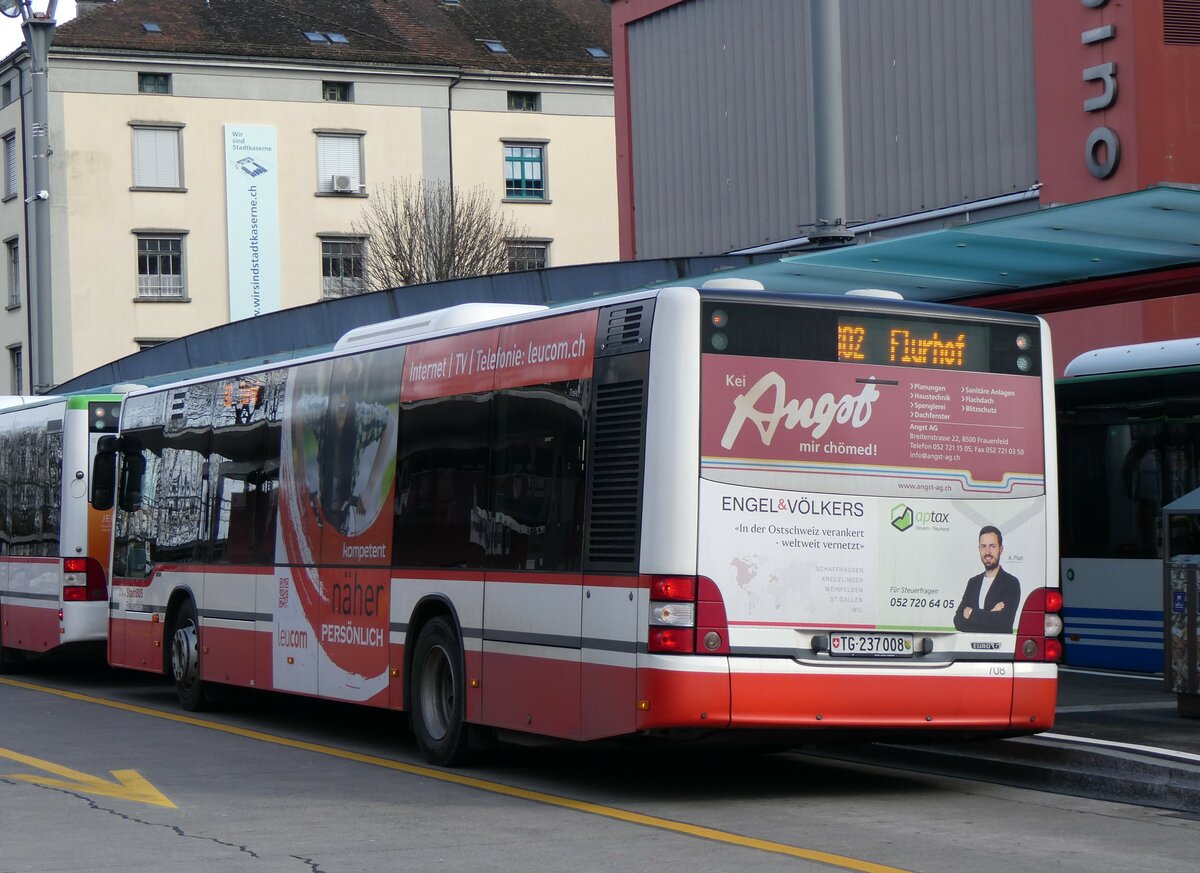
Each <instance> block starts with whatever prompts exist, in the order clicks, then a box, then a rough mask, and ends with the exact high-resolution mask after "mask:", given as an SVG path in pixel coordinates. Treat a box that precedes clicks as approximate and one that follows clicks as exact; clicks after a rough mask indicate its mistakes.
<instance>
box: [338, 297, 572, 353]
mask: <svg viewBox="0 0 1200 873" xmlns="http://www.w3.org/2000/svg"><path fill="white" fill-rule="evenodd" d="M547 308H548V307H546V306H539V305H534V304H526V303H460V304H459V305H458V306H448V307H446V308H445V309H434V310H432V311H431V312H421V313H419V314H417V315H407V316H405V317H404V318H394V319H392V320H391V321H381V322H378V323H377V324H365V325H363V326H362V327H356V328H354V329H352V330H348V331H346V332H345V333H344V334H342V338H341V339H339V340H338V341H337V345H335V346H334V349H335V350H339V351H340V350H343V349H353V348H358V347H359V346H369V345H374V344H375V343H381V342H386V341H387V340H394V339H402V338H404V337H408V336H413V335H414V334H419V333H431V332H433V331H436V330H448V329H449V328H452V327H461V326H463V325H467V324H478V323H481V322H484V321H495V320H496V319H498V318H504V317H505V316H508V315H520V314H521V313H525V312H540V311H542V310H544V309H547Z"/></svg>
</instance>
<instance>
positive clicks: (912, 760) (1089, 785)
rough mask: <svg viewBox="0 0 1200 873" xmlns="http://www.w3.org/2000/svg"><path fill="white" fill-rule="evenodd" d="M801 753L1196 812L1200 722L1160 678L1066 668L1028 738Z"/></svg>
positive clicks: (1198, 804) (1199, 809)
mask: <svg viewBox="0 0 1200 873" xmlns="http://www.w3.org/2000/svg"><path fill="white" fill-rule="evenodd" d="M805 753H811V754H814V755H817V756H821V757H830V758H837V759H839V760H847V761H857V762H859V763H866V764H876V765H880V766H886V767H896V768H900V769H909V770H918V771H921V772H927V773H928V772H932V773H940V774H943V775H947V776H958V777H962V778H967V779H978V780H982V781H985V782H996V783H1001V784H1005V785H1016V786H1020V787H1024V788H1034V789H1038V790H1043V791H1051V792H1056V793H1059V794H1071V795H1076V796H1080V797H1092V798H1097V799H1100V800H1112V801H1116V802H1120V803H1136V804H1140V805H1142V806H1153V807H1160V808H1162V809H1170V810H1176V811H1179V812H1187V813H1195V814H1200V719H1197V718H1185V717H1183V716H1181V715H1179V712H1178V707H1177V702H1176V697H1175V695H1174V694H1171V693H1168V692H1167V691H1166V690H1165V688H1164V684H1163V680H1162V677H1161V676H1145V675H1140V674H1124V673H1103V672H1099V671H1083V670H1075V669H1071V668H1064V669H1063V670H1062V671H1061V672H1060V674H1059V693H1058V708H1057V718H1056V720H1055V726H1054V729H1053V730H1051V731H1047V732H1046V733H1043V734H1039V735H1037V736H1033V737H1019V738H1014V739H1007V740H986V741H981V742H962V743H941V744H936V745H920V746H909V745H892V744H884V743H873V744H869V745H863V746H852V747H830V748H814V749H811V750H807V749H806V750H805Z"/></svg>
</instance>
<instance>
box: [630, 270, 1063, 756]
mask: <svg viewBox="0 0 1200 873" xmlns="http://www.w3.org/2000/svg"><path fill="white" fill-rule="evenodd" d="M655 315H656V318H655V337H654V340H655V349H654V356H655V357H653V358H652V361H653V362H654V363H652V368H651V369H652V377H651V407H652V408H653V406H654V398H655V396H658V397H660V398H661V397H662V396H663V394H664V393H665V392H666V390H667V388H666V385H665V384H664V381H665V379H666V378H667V376H668V375H669V376H670V378H671V379H674V380H683V379H689V380H690V379H692V378H695V379H697V380H698V385H699V390H698V400H699V403H698V407H699V412H698V421H695V422H694V425H693V426H695V427H697V428H698V437H699V440H698V446H699V448H698V451H699V457H698V458H694V457H691V456H690V455H691V453H690V452H689V451H686V450H685V448H684V447H686V445H687V440H686V439H685V438H684V436H683V434H682V432H680V431H679V430H677V431H676V432H675V434H674V435H673V437H672V438H671V440H670V442H673V443H674V444H675V445H674V447H671V446H667V445H664V444H663V443H662V441H661V439H660V438H661V437H662V436H664V435H666V434H667V433H669V432H670V431H671V429H672V428H682V427H685V426H687V425H686V423H685V424H680V423H679V422H677V421H676V422H673V423H668V422H667V421H665V420H664V419H663V418H662V417H660V418H658V419H657V420H656V419H655V418H654V416H653V414H652V417H651V420H650V422H649V425H650V427H649V432H648V439H649V441H648V445H647V451H648V455H647V498H646V503H647V506H646V517H647V527H646V528H645V531H646V539H645V540H644V545H643V552H642V556H643V572H644V573H646V575H647V577H648V583H647V584H648V587H649V588H650V593H649V603H648V609H649V611H648V621H647V625H648V627H647V647H646V648H647V651H646V655H645V657H644V658H643V659H642V660H641V661H640V662H639V666H640V668H641V669H639V692H640V693H639V697H640V699H641V701H642V704H641V705H642V707H643V710H644V711H643V713H642V719H641V722H640V726H641V727H642V728H643V729H652V728H654V727H656V726H667V725H668V724H669V725H670V726H672V727H683V726H692V727H704V726H707V727H724V726H728V727H730V728H733V729H764V728H771V729H780V728H813V729H820V730H825V731H837V732H838V733H841V732H844V731H848V732H870V733H872V734H874V735H879V734H883V735H888V734H893V735H898V734H901V733H903V734H908V733H910V732H912V731H926V730H930V729H933V730H942V731H954V732H965V733H972V734H979V733H983V734H1013V733H1027V732H1034V731H1039V730H1044V729H1046V728H1048V727H1050V726H1051V725H1052V723H1053V716H1054V705H1055V694H1056V677H1057V666H1056V663H1055V661H1056V660H1057V659H1058V658H1059V657H1060V656H1061V643H1060V641H1059V639H1058V634H1059V633H1060V631H1061V622H1060V620H1059V617H1058V615H1057V612H1058V610H1059V609H1060V607H1061V597H1060V596H1059V591H1058V581H1057V576H1056V568H1057V567H1058V560H1057V525H1058V518H1057V507H1056V500H1055V493H1054V488H1055V483H1056V481H1057V477H1056V475H1055V455H1054V450H1055V443H1054V430H1053V428H1054V414H1053V383H1052V380H1051V379H1050V378H1049V376H1050V375H1051V372H1052V371H1051V364H1050V340H1049V334H1048V332H1047V329H1046V327H1045V325H1044V324H1043V323H1042V322H1041V321H1040V320H1039V319H1037V318H1035V317H1032V316H1022V315H1010V314H1000V313H990V312H985V311H981V310H966V309H958V308H951V307H944V306H932V305H921V304H905V303H903V302H902V301H898V300H892V299H878V298H876V297H872V296H840V297H826V296H822V297H811V298H797V297H795V296H792V297H789V298H786V299H785V298H783V297H772V296H771V295H769V294H767V293H759V294H758V295H756V296H754V297H747V296H739V295H735V294H733V293H731V292H724V296H720V293H719V292H703V291H701V292H699V294H696V293H695V292H692V294H688V293H687V292H683V291H682V290H680V293H676V289H671V290H670V291H667V292H664V293H663V294H661V295H660V298H659V300H658V301H657V311H656V314H655ZM672 322H674V323H676V324H681V325H682V324H690V325H694V330H695V334H696V335H695V336H684V335H683V334H685V333H687V332H688V331H690V330H692V329H693V328H692V327H689V328H688V329H687V330H685V331H681V332H677V334H678V335H677V336H676V337H675V338H674V339H669V338H668V336H667V335H666V334H668V333H669V332H670V331H669V330H668V328H667V325H669V324H670V323H672ZM668 344H675V345H678V346H680V347H681V348H688V347H690V348H692V349H695V348H696V344H698V346H699V348H698V360H695V358H694V357H693V358H692V361H691V362H689V361H688V356H687V355H686V354H685V355H679V356H678V358H677V363H676V364H675V365H674V367H673V369H674V370H675V372H674V373H670V374H668V372H667V370H668V369H671V368H668V367H667V365H666V361H667V360H668V359H669V357H670V356H669V355H667V354H665V353H664V354H661V355H660V354H659V353H660V352H663V351H664V349H663V346H666V345H668ZM694 354H695V353H693V355H694ZM693 366H694V367H695V368H696V370H695V371H693V370H692V367H693ZM656 367H657V372H656ZM671 417H672V418H674V419H679V418H680V417H681V413H680V412H679V410H676V411H675V412H674V413H671ZM693 463H698V467H699V482H698V491H696V492H695V500H696V506H695V513H696V515H695V518H696V519H697V524H696V526H695V540H694V548H695V553H694V554H695V576H694V578H692V577H691V576H690V574H681V575H679V576H678V577H675V576H673V575H672V573H674V572H675V571H673V570H672V569H671V567H672V566H680V565H683V564H684V563H685V558H686V556H684V555H682V554H681V553H680V552H679V551H675V552H673V551H672V550H673V548H674V546H673V545H672V541H673V539H674V540H675V541H676V542H675V545H678V544H679V542H681V541H682V540H684V539H686V537H685V536H684V535H683V533H682V528H675V529H674V531H672V530H670V526H669V525H668V524H667V523H665V522H663V521H661V520H657V521H656V520H655V519H656V517H658V516H659V515H661V512H662V509H663V504H664V503H665V497H664V495H663V494H662V493H661V491H660V490H659V488H658V486H656V485H655V484H654V483H655V482H661V481H665V480H669V479H670V478H671V477H672V476H675V477H677V479H678V480H679V482H677V484H679V485H680V487H679V489H678V491H679V493H685V491H684V488H683V486H682V479H683V477H684V476H685V475H686V467H687V466H689V465H690V464H693ZM692 469H693V470H695V467H692ZM671 470H674V471H675V472H671ZM656 471H657V473H656ZM691 475H692V476H693V479H692V481H693V482H695V478H694V476H695V474H694V472H693V473H692V474H691ZM689 502H690V501H687V500H685V501H681V502H680V503H681V505H679V506H677V507H676V508H677V509H684V508H687V509H688V510H689V511H690V507H688V506H687V504H688V503H689ZM656 537H658V538H660V541H661V542H662V543H663V548H662V549H660V550H657V554H658V555H659V556H660V557H661V559H660V558H656V557H655V553H656V550H654V549H650V548H647V547H646V546H645V541H646V540H651V539H654V538H656ZM724 689H727V692H725V691H724ZM672 690H673V691H674V694H672V693H670V692H671V691H672ZM724 693H727V699H726V700H722V699H721V698H722V694H724ZM656 699H657V700H660V701H663V700H667V699H670V700H671V701H672V703H671V706H669V707H662V706H660V707H658V711H659V714H658V715H656V714H655V707H654V705H653V703H654V700H656ZM660 719H661V721H660Z"/></svg>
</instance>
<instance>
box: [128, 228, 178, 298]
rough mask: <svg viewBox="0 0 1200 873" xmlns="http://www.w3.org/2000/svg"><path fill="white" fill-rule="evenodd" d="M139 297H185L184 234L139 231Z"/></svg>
mask: <svg viewBox="0 0 1200 873" xmlns="http://www.w3.org/2000/svg"><path fill="white" fill-rule="evenodd" d="M137 246H138V288H137V296H138V299H139V300H162V299H171V300H179V299H183V298H184V296H185V294H184V284H183V237H182V236H150V235H142V234H138V238H137Z"/></svg>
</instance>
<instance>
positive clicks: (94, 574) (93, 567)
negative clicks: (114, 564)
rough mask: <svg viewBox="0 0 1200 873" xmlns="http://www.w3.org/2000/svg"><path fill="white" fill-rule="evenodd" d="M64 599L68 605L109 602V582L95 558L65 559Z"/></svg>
mask: <svg viewBox="0 0 1200 873" xmlns="http://www.w3.org/2000/svg"><path fill="white" fill-rule="evenodd" d="M62 599H63V601H64V602H68V603H78V602H82V601H94V600H107V599H108V580H107V579H105V577H104V568H103V567H101V566H100V562H99V561H97V560H96V559H95V558H63V589H62Z"/></svg>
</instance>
